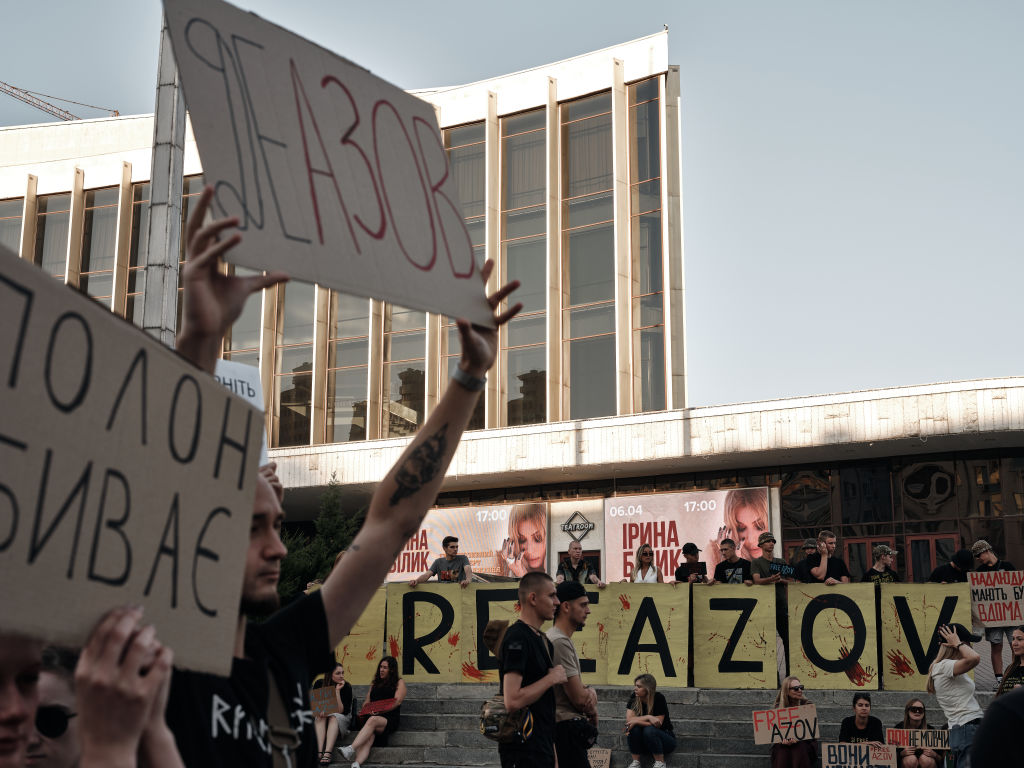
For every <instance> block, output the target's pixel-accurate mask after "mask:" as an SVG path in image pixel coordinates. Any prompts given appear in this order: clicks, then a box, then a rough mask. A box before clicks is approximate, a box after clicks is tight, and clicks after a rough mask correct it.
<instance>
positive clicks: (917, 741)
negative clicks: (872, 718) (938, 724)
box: [885, 728, 949, 751]
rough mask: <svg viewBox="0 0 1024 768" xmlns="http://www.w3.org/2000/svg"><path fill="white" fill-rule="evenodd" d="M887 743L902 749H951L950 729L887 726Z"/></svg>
mask: <svg viewBox="0 0 1024 768" xmlns="http://www.w3.org/2000/svg"><path fill="white" fill-rule="evenodd" d="M885 743H886V744H892V745H893V746H894V747H899V748H900V749H908V748H909V749H934V750H935V751H939V750H946V749H949V731H947V730H946V729H944V728H943V729H942V730H939V729H937V728H929V729H927V730H913V729H909V728H907V729H904V728H886V729H885Z"/></svg>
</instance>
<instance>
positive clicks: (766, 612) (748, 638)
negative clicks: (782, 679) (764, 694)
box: [692, 584, 779, 689]
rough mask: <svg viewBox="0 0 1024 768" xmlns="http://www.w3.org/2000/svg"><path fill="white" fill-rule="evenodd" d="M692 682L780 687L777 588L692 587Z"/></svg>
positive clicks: (714, 685) (705, 685)
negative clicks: (776, 610) (777, 644)
mask: <svg viewBox="0 0 1024 768" xmlns="http://www.w3.org/2000/svg"><path fill="white" fill-rule="evenodd" d="M692 599H693V684H694V685H695V686H697V687H698V688H773V689H774V688H778V687H779V682H778V666H777V664H776V660H775V588H774V587H748V586H745V585H743V584H713V585H711V586H708V585H705V584H695V585H694V587H693V598H692Z"/></svg>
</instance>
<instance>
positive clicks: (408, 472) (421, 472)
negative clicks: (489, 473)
mask: <svg viewBox="0 0 1024 768" xmlns="http://www.w3.org/2000/svg"><path fill="white" fill-rule="evenodd" d="M447 431H448V425H447V424H445V425H444V426H442V427H441V428H440V429H439V430H437V432H435V433H434V434H433V435H431V436H430V437H428V438H427V439H426V440H424V441H423V442H422V443H421V444H420V445H418V446H416V447H415V448H414V449H413V450H412V453H410V454H409V456H408V457H407V458H406V459H405V460H404V461H403V462H402V464H401V466H399V467H398V470H397V471H396V472H395V485H397V486H398V487H397V488H395V492H394V493H393V494H391V500H390V503H391V506H395V504H397V503H398V502H399V501H401V500H402V499H404V498H407V497H409V496H412V495H414V494H415V493H417V492H418V491H419V490H420V489H421V488H423V486H424V485H426V484H427V483H429V482H430V481H431V480H433V479H434V478H435V477H436V476H437V473H438V472H440V471H441V460H442V459H443V458H444V453H445V448H446V447H447V445H448V440H447V438H446V437H445V433H446V432H447Z"/></svg>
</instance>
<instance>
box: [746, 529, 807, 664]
mask: <svg viewBox="0 0 1024 768" xmlns="http://www.w3.org/2000/svg"><path fill="white" fill-rule="evenodd" d="M757 546H758V547H760V548H761V556H760V557H755V558H754V559H753V560H751V561H750V575H751V576H752V577H753V579H754V584H775V585H777V588H776V590H775V631H776V632H777V633H778V635H779V637H781V638H782V647H783V650H784V652H785V654H786V664H787V670H788V664H789V603H788V602H787V600H786V590H785V589H784V588H783V586H782V585H783V584H792V583H793V582H795V581H796V579H795V578H794V577H793V576H792V573H793V569H792V568H791V567H790V566H788V565H786V561H785V560H783V559H781V558H778V557H773V555H774V554H775V535H774V534H773V533H772V532H771V531H765V532H764V533H762V534H761V535H760V536H758V537H757ZM784 570H788V571H789V574H787V575H785V576H784V575H783V571H784Z"/></svg>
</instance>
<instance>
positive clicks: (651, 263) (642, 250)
mask: <svg viewBox="0 0 1024 768" xmlns="http://www.w3.org/2000/svg"><path fill="white" fill-rule="evenodd" d="M631 236H632V240H633V264H634V269H635V270H636V272H635V277H636V282H637V285H636V289H635V290H636V292H637V293H655V292H656V291H660V290H661V289H662V286H663V285H664V282H663V280H662V273H661V213H660V212H655V213H645V214H643V215H642V216H634V217H633V219H632V228H631Z"/></svg>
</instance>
